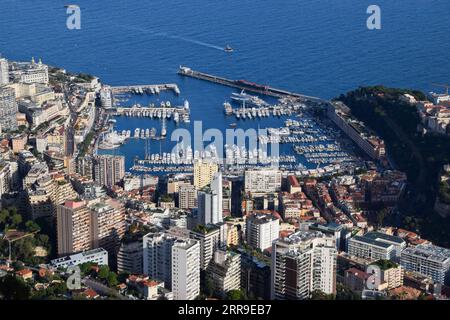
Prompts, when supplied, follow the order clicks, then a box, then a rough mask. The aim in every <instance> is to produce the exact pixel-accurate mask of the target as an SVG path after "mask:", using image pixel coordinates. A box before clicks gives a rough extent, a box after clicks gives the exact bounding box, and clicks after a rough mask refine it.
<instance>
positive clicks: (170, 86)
mask: <svg viewBox="0 0 450 320" xmlns="http://www.w3.org/2000/svg"><path fill="white" fill-rule="evenodd" d="M164 90H172V91H173V92H175V94H177V95H179V94H180V89H179V88H178V85H177V84H175V83H167V84H137V85H129V86H116V87H111V92H112V93H113V94H119V93H126V92H139V93H142V94H143V93H144V92H146V93H151V94H158V93H159V92H160V91H164Z"/></svg>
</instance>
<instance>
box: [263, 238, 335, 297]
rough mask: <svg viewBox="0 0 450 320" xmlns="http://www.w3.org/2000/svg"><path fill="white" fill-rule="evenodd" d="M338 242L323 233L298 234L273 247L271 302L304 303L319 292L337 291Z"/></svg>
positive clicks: (275, 243)
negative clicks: (275, 300)
mask: <svg viewBox="0 0 450 320" xmlns="http://www.w3.org/2000/svg"><path fill="white" fill-rule="evenodd" d="M336 257H337V251H336V244H335V239H334V238H333V237H330V236H326V235H324V234H323V233H321V232H311V231H299V232H296V233H294V234H292V235H290V236H289V237H286V238H282V239H278V240H276V241H274V242H273V246H272V290H271V295H272V299H277V300H278V299H279V300H283V299H286V300H302V299H308V298H310V297H311V293H312V292H313V291H315V290H320V291H321V292H323V293H325V294H334V293H335V292H336Z"/></svg>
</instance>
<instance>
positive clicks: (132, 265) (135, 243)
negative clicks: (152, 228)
mask: <svg viewBox="0 0 450 320" xmlns="http://www.w3.org/2000/svg"><path fill="white" fill-rule="evenodd" d="M142 264H143V261H142V234H127V235H125V237H124V238H123V239H122V243H121V244H120V248H119V252H118V253H117V271H118V272H119V273H120V272H128V273H131V274H142V273H143V270H142Z"/></svg>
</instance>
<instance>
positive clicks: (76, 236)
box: [57, 201, 91, 256]
mask: <svg viewBox="0 0 450 320" xmlns="http://www.w3.org/2000/svg"><path fill="white" fill-rule="evenodd" d="M90 220H91V212H90V210H89V208H88V207H87V206H86V204H85V202H84V201H66V202H65V204H64V205H59V206H58V208H57V238H58V255H59V256H63V255H68V254H71V253H74V252H79V251H84V250H90V249H91V228H90Z"/></svg>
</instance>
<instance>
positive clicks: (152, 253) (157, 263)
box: [142, 232, 177, 289]
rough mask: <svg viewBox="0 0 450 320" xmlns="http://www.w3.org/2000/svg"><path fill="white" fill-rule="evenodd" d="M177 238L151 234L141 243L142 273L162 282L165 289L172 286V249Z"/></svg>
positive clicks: (163, 234)
mask: <svg viewBox="0 0 450 320" xmlns="http://www.w3.org/2000/svg"><path fill="white" fill-rule="evenodd" d="M176 240H177V238H176V237H175V236H173V235H170V234H167V233H162V232H152V233H149V234H147V235H145V236H144V237H143V239H142V242H143V257H142V259H143V273H144V274H146V275H148V276H150V278H152V279H155V280H159V281H164V285H165V286H166V287H167V289H171V285H172V247H173V245H174V243H175V241H176Z"/></svg>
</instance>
